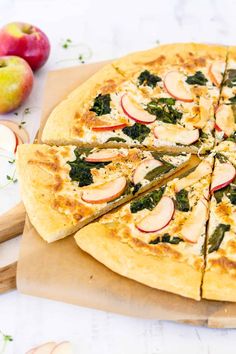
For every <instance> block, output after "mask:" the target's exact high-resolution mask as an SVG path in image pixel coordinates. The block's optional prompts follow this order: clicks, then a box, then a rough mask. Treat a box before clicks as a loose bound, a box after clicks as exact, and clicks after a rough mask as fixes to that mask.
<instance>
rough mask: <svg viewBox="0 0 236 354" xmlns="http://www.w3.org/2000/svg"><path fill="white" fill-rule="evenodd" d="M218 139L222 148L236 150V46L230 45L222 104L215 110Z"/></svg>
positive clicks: (221, 98)
mask: <svg viewBox="0 0 236 354" xmlns="http://www.w3.org/2000/svg"><path fill="white" fill-rule="evenodd" d="M215 116H216V124H215V131H216V134H215V135H216V139H217V143H220V142H222V143H221V149H222V150H228V151H236V47H230V48H229V52H228V60H227V66H226V72H225V78H224V83H223V88H222V92H221V97H220V104H219V106H218V108H217V110H216V112H215Z"/></svg>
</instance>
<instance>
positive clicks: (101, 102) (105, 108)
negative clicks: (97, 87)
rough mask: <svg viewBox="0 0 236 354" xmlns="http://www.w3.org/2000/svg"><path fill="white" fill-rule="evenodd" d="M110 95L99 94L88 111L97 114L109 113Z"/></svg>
mask: <svg viewBox="0 0 236 354" xmlns="http://www.w3.org/2000/svg"><path fill="white" fill-rule="evenodd" d="M110 103H111V96H110V95H109V94H105V95H102V94H99V95H98V96H97V97H96V98H95V100H94V103H93V107H92V108H90V111H92V112H95V113H96V115H97V116H103V115H104V114H109V113H111V107H110Z"/></svg>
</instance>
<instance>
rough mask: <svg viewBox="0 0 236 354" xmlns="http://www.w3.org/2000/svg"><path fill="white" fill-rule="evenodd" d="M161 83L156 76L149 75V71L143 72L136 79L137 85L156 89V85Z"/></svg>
mask: <svg viewBox="0 0 236 354" xmlns="http://www.w3.org/2000/svg"><path fill="white" fill-rule="evenodd" d="M160 81H161V78H160V77H159V76H157V75H154V74H151V73H150V71H148V70H144V71H142V72H141V74H140V75H139V77H138V82H139V85H143V86H150V87H151V88H154V87H156V85H157V83H158V82H160Z"/></svg>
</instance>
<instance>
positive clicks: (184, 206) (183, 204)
mask: <svg viewBox="0 0 236 354" xmlns="http://www.w3.org/2000/svg"><path fill="white" fill-rule="evenodd" d="M175 197H176V204H175V207H176V209H177V210H180V211H185V212H186V211H189V210H190V205H189V199H188V191H186V189H182V190H181V191H179V192H178V193H176V195H175Z"/></svg>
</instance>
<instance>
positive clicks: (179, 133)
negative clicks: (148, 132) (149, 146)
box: [154, 124, 199, 145]
mask: <svg viewBox="0 0 236 354" xmlns="http://www.w3.org/2000/svg"><path fill="white" fill-rule="evenodd" d="M154 135H155V137H156V138H157V139H160V140H166V141H170V142H172V143H178V144H182V145H190V144H193V143H194V142H195V141H197V140H198V138H199V130H198V129H192V130H190V129H186V128H184V127H181V126H177V125H173V124H165V125H160V126H157V127H155V128H154Z"/></svg>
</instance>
